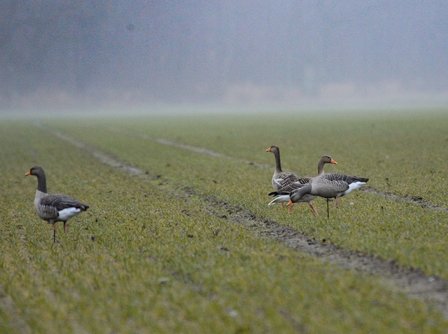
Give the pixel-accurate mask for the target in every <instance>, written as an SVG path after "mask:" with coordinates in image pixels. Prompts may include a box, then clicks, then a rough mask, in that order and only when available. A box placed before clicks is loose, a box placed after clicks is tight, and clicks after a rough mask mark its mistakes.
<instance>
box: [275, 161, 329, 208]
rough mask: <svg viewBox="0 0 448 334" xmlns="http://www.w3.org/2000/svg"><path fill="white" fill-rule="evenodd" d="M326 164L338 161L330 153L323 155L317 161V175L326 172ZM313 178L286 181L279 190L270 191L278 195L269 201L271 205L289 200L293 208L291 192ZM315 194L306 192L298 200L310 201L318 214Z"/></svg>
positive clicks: (302, 201)
mask: <svg viewBox="0 0 448 334" xmlns="http://www.w3.org/2000/svg"><path fill="white" fill-rule="evenodd" d="M325 164H333V165H336V164H337V162H336V160H334V159H333V158H331V157H330V156H328V155H323V156H322V157H321V158H320V159H319V162H318V163H317V175H322V174H323V173H324V166H325ZM311 179H312V178H311V177H301V178H299V179H298V180H297V181H295V182H284V183H283V184H282V186H281V187H280V188H279V189H278V190H277V191H273V192H271V193H269V194H268V195H269V196H276V197H275V198H274V199H273V200H272V201H271V202H269V204H268V205H269V206H270V205H273V204H275V203H285V202H288V207H289V208H291V206H292V205H293V203H289V200H290V198H289V194H290V193H291V192H293V191H295V190H297V189H300V188H302V187H303V186H304V185H306V184H308V183H309V182H310V180H311ZM313 199H314V196H313V195H311V194H306V195H304V196H302V197H301V198H300V199H299V200H297V202H301V203H308V206H309V207H310V209H311V212H312V213H313V214H314V215H315V216H317V210H316V208H315V207H314V206H313V204H312V202H311V201H312V200H313Z"/></svg>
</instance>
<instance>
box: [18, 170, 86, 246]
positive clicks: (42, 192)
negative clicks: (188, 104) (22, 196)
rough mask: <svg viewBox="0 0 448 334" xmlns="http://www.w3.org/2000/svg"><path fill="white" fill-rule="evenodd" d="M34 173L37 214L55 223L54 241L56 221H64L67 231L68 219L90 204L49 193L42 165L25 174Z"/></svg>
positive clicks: (54, 237) (54, 228)
mask: <svg viewBox="0 0 448 334" xmlns="http://www.w3.org/2000/svg"><path fill="white" fill-rule="evenodd" d="M29 175H33V176H36V177H37V190H36V195H35V197H34V206H35V208H36V212H37V215H38V216H39V217H40V218H41V219H43V220H46V221H47V222H48V223H49V224H52V225H53V242H56V223H57V222H63V223H64V232H66V228H67V227H66V224H67V221H68V220H69V219H70V218H72V217H73V216H76V215H77V214H79V213H80V212H82V211H86V210H87V209H88V208H89V206H88V205H87V204H84V203H81V202H79V201H77V200H75V199H73V198H71V197H69V196H67V195H52V194H48V193H47V181H46V178H45V172H44V170H43V168H42V167H39V166H34V167H32V168H31V169H30V170H29V171H28V172H27V173H26V174H25V176H29Z"/></svg>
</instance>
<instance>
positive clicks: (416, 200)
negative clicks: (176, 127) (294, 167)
mask: <svg viewBox="0 0 448 334" xmlns="http://www.w3.org/2000/svg"><path fill="white" fill-rule="evenodd" d="M109 130H110V131H112V132H116V133H120V134H122V135H126V136H132V137H138V138H141V139H144V140H150V141H153V142H156V143H158V144H161V145H166V146H171V147H175V148H180V149H183V150H187V151H190V152H194V153H198V154H202V155H207V156H210V157H214V158H224V159H228V160H233V161H238V162H240V163H243V164H246V165H251V166H255V167H257V168H260V169H272V166H271V165H268V164H261V163H258V162H253V161H250V160H246V159H240V158H235V157H232V156H229V155H226V154H224V153H220V152H217V151H214V150H211V149H208V148H205V147H200V146H193V145H188V144H183V143H179V142H175V141H172V140H168V139H165V138H153V137H151V136H148V135H145V134H129V133H127V132H125V131H121V130H118V129H116V128H109ZM358 191H363V192H365V193H368V194H374V195H377V196H381V197H384V198H385V199H388V200H392V201H395V202H403V203H408V204H413V205H419V206H421V207H422V208H426V209H431V210H435V211H442V212H447V213H448V208H445V207H443V206H439V205H436V204H433V203H431V202H429V201H427V200H425V199H424V198H423V197H421V196H413V195H398V194H394V193H392V192H388V191H382V190H378V189H376V188H374V187H372V186H369V185H367V186H364V187H362V188H361V189H359V190H358Z"/></svg>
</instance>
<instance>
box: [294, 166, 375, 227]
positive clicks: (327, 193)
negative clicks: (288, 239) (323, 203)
mask: <svg viewBox="0 0 448 334" xmlns="http://www.w3.org/2000/svg"><path fill="white" fill-rule="evenodd" d="M368 181H369V179H368V178H365V177H358V176H350V175H343V174H335V173H330V174H325V173H322V174H320V175H318V176H316V177H313V178H311V180H310V182H309V183H308V184H306V185H304V186H303V187H301V188H298V189H296V190H294V191H292V192H291V193H290V194H289V202H288V206H289V205H292V203H295V202H298V201H300V200H301V199H302V198H303V197H304V196H307V195H313V196H319V197H323V198H326V199H327V217H328V218H330V209H329V206H328V202H329V199H330V198H334V199H336V200H337V199H338V198H339V197H342V196H345V195H347V194H349V193H351V192H352V191H353V190H356V189H358V188H360V187H362V186H363V185H365V184H366V183H367V182H368Z"/></svg>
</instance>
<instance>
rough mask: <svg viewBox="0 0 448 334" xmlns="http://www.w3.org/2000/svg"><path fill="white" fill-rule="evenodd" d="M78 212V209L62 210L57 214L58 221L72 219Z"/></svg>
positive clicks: (79, 210)
mask: <svg viewBox="0 0 448 334" xmlns="http://www.w3.org/2000/svg"><path fill="white" fill-rule="evenodd" d="M80 212H81V209H78V208H67V209H63V210H61V211H59V212H58V213H59V216H58V219H59V220H63V221H67V220H69V219H70V218H72V217H73V216H76V215H77V214H78V213H80Z"/></svg>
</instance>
